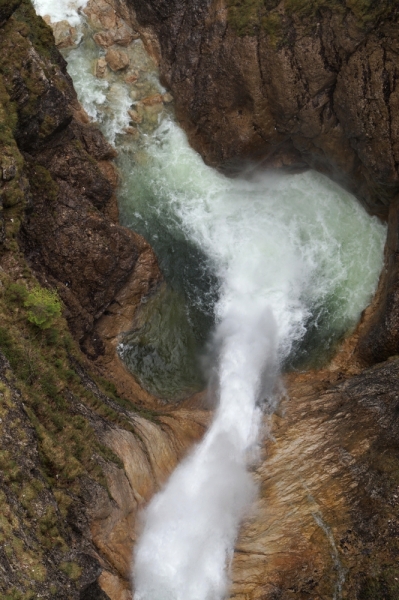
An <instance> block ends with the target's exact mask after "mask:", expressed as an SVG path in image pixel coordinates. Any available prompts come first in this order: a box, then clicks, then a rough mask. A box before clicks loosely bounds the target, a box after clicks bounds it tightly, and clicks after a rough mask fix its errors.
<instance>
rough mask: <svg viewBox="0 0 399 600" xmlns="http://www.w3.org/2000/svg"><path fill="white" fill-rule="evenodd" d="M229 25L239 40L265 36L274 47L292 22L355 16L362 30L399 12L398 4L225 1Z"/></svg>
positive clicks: (376, 0) (379, 0)
mask: <svg viewBox="0 0 399 600" xmlns="http://www.w3.org/2000/svg"><path fill="white" fill-rule="evenodd" d="M226 2H227V8H228V19H229V23H230V25H231V26H232V27H233V29H234V30H235V31H236V33H237V34H238V35H239V36H246V35H249V36H251V35H257V34H258V33H259V32H260V31H264V32H266V34H267V35H268V36H269V37H270V40H271V42H272V43H273V44H277V43H279V42H282V41H283V40H284V39H285V36H286V33H287V30H288V29H289V27H290V19H292V18H293V17H299V18H300V19H301V20H303V21H304V22H307V24H310V22H311V21H315V20H316V19H318V18H319V17H320V14H321V11H322V10H326V9H328V10H331V11H333V12H336V13H339V14H341V15H345V14H346V13H348V12H352V13H353V15H354V16H355V17H356V19H357V22H358V26H359V27H367V26H370V25H371V24H372V25H373V26H375V25H377V24H378V22H379V21H380V20H381V19H385V18H387V17H389V16H390V15H391V14H392V13H393V12H394V11H397V10H398V5H397V2H395V0H285V1H284V3H283V4H282V3H280V2H279V1H278V0H226Z"/></svg>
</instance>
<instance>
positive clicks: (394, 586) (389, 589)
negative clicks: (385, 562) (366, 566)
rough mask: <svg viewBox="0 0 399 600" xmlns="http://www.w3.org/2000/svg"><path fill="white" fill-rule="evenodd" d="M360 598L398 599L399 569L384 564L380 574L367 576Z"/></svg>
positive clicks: (372, 599) (362, 599)
mask: <svg viewBox="0 0 399 600" xmlns="http://www.w3.org/2000/svg"><path fill="white" fill-rule="evenodd" d="M358 598H359V600H397V598H399V570H398V569H395V568H393V567H390V566H384V567H383V568H382V569H381V572H380V573H379V574H378V575H375V576H368V577H365V578H364V579H363V582H362V584H361V587H360V590H359V595H358Z"/></svg>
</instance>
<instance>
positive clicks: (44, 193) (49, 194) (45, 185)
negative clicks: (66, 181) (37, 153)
mask: <svg viewBox="0 0 399 600" xmlns="http://www.w3.org/2000/svg"><path fill="white" fill-rule="evenodd" d="M29 183H30V187H31V190H32V193H33V194H34V195H35V196H37V197H38V198H42V199H43V200H44V201H45V200H47V201H48V202H55V201H56V200H57V197H58V185H57V184H56V183H55V181H54V180H53V178H52V177H51V175H50V173H49V171H48V170H47V169H45V168H44V167H42V166H40V165H37V164H36V165H35V166H34V168H33V169H31V170H30V172H29Z"/></svg>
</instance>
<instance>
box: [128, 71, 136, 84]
mask: <svg viewBox="0 0 399 600" xmlns="http://www.w3.org/2000/svg"><path fill="white" fill-rule="evenodd" d="M138 78H139V76H138V73H128V74H127V75H126V77H125V82H126V83H129V84H132V83H136V81H137V80H138Z"/></svg>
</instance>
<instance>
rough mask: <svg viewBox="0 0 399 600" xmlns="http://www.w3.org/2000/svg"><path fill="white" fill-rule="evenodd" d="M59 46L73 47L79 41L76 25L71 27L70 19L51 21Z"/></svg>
mask: <svg viewBox="0 0 399 600" xmlns="http://www.w3.org/2000/svg"><path fill="white" fill-rule="evenodd" d="M51 28H52V30H53V33H54V39H55V45H56V46H57V48H73V47H74V46H76V44H77V41H78V33H77V30H76V28H75V27H71V25H70V24H69V23H68V21H58V22H57V23H51Z"/></svg>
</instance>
